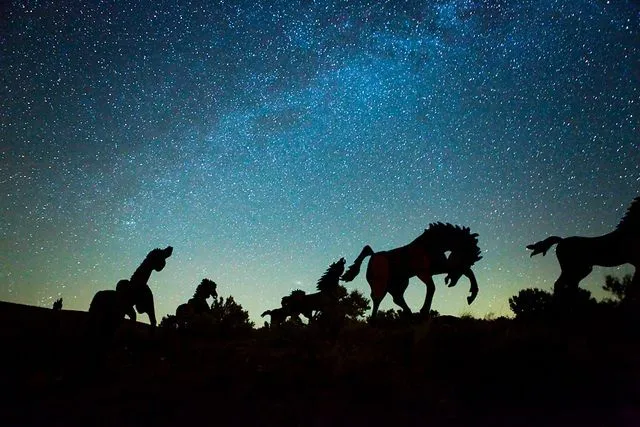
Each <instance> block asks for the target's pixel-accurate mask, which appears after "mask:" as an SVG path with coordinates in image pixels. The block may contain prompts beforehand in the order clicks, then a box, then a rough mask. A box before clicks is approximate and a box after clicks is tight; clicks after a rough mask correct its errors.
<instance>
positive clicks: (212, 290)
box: [176, 279, 218, 326]
mask: <svg viewBox="0 0 640 427" xmlns="http://www.w3.org/2000/svg"><path fill="white" fill-rule="evenodd" d="M217 287H218V285H217V284H216V282H214V281H213V280H209V279H202V282H200V284H199V285H198V286H197V287H196V291H195V293H194V294H193V298H190V299H189V301H188V302H186V303H185V304H180V305H179V306H178V308H176V319H177V320H178V322H179V323H180V324H182V325H184V326H186V325H187V324H188V323H189V322H190V321H191V320H192V319H193V317H194V316H200V315H203V314H205V315H206V314H209V313H211V307H210V306H209V304H208V303H207V298H209V297H212V298H217V297H218V291H217Z"/></svg>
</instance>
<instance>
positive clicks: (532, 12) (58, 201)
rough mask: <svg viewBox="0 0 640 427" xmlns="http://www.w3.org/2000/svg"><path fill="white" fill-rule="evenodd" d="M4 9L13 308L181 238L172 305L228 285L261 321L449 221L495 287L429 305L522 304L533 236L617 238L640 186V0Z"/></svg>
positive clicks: (546, 265)
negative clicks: (472, 244) (302, 293)
mask: <svg viewBox="0 0 640 427" xmlns="http://www.w3.org/2000/svg"><path fill="white" fill-rule="evenodd" d="M174 3H181V4H182V5H181V6H175V5H174ZM2 7H3V8H4V11H2V12H0V150H1V151H0V153H1V154H0V156H1V157H0V194H1V198H2V205H1V209H2V221H1V222H0V244H1V247H0V254H1V255H0V300H5V301H12V302H20V303H26V304H32V305H42V306H48V307H50V306H51V304H52V303H53V300H54V299H56V298H58V297H60V296H61V297H63V298H64V308H65V309H76V310H87V309H88V307H89V302H90V300H91V298H92V296H93V294H94V293H95V292H96V291H98V290H100V289H114V288H115V284H116V282H117V281H118V280H119V279H122V278H128V277H129V276H130V275H131V274H132V273H133V271H134V270H135V268H136V267H137V266H138V265H139V264H140V262H141V261H142V260H143V258H144V257H145V255H146V254H147V252H149V251H150V250H151V249H153V248H155V247H165V246H167V245H172V246H173V247H174V253H173V256H172V257H171V258H169V259H168V262H167V267H166V268H165V269H164V271H162V272H160V273H154V274H153V275H152V276H151V280H150V281H149V285H150V286H151V288H152V290H153V292H154V295H155V299H156V307H157V311H158V314H159V318H160V317H161V316H162V315H164V314H166V313H170V312H171V313H172V312H173V311H174V310H175V307H176V306H177V305H178V304H180V303H182V302H185V301H186V300H187V299H188V298H190V297H191V295H192V294H193V291H194V289H195V287H196V285H197V284H198V283H199V282H200V280H201V279H203V278H205V277H208V278H210V279H212V280H214V281H216V282H217V283H218V292H219V293H220V295H222V296H229V295H233V296H234V298H235V299H236V301H238V302H239V303H240V304H242V306H243V307H244V308H245V309H247V310H249V312H250V314H251V317H252V319H253V320H256V321H258V324H261V321H260V318H259V314H260V313H261V312H262V311H264V310H265V309H267V308H273V307H276V306H279V305H280V297H281V296H283V295H285V294H288V293H289V292H290V291H291V290H293V289H296V288H300V289H303V290H306V291H307V292H311V291H313V290H314V289H315V283H316V281H317V279H318V278H319V277H320V276H321V275H322V273H323V272H324V271H325V269H326V268H327V267H328V265H329V264H330V263H332V262H334V261H336V260H337V259H339V258H340V257H342V256H344V257H345V258H346V259H347V262H348V263H349V264H350V263H351V262H352V261H353V260H354V258H355V257H356V256H357V255H358V253H359V252H360V250H361V249H362V247H363V246H364V245H365V244H369V245H371V246H372V247H373V249H374V250H378V251H380V250H385V249H391V248H393V247H397V246H401V245H404V244H406V243H408V242H410V241H411V240H413V239H414V238H415V237H417V236H418V235H419V234H420V233H421V232H422V231H423V230H424V228H426V227H428V224H429V223H430V222H435V221H443V222H451V223H454V224H461V225H465V226H469V227H471V229H472V231H473V232H477V233H479V234H480V236H479V244H480V247H481V249H482V255H483V256H484V258H483V259H482V260H481V261H479V262H478V263H477V264H476V266H475V267H474V271H475V272H476V276H477V278H478V282H479V286H480V293H479V295H478V299H477V300H476V302H475V303H474V304H473V305H471V306H468V305H467V303H466V300H465V297H466V295H467V294H468V289H469V288H468V282H467V281H466V279H464V278H463V279H461V280H460V282H459V284H458V285H457V287H455V288H452V289H449V288H446V287H445V286H444V276H437V277H436V286H437V290H436V294H435V297H434V301H433V308H434V309H436V310H438V311H440V312H441V313H446V314H454V315H459V314H461V313H465V312H466V313H470V314H474V315H478V316H483V315H485V314H487V313H494V314H496V315H501V314H509V312H510V311H509V305H508V302H507V301H508V298H509V297H510V296H512V295H514V294H515V293H517V292H518V290H520V289H522V288H527V287H539V288H543V289H549V290H550V289H551V287H552V285H553V282H554V281H555V279H556V277H557V275H558V273H559V267H558V265H557V262H556V259H555V255H554V254H553V252H554V251H551V252H550V254H548V255H547V256H546V257H544V258H542V257H540V256H538V257H535V258H529V251H527V250H526V249H525V246H526V245H527V244H529V243H533V242H536V241H538V240H542V239H543V238H545V237H547V236H548V235H551V234H557V235H560V236H568V235H584V236H595V235H598V234H603V233H607V232H609V231H611V230H612V229H613V228H614V227H615V226H616V225H617V224H618V222H619V221H620V219H621V218H622V216H623V215H624V213H625V212H626V209H627V207H628V206H629V204H630V202H631V201H632V199H633V198H634V197H636V196H638V195H639V194H640V137H639V135H640V6H639V4H638V2H636V1H624V0H615V1H614V0H611V1H599V0H597V1H595V0H592V1H586V0H575V1H551V0H546V1H532V0H523V1H501V0H494V1H471V0H443V1H439V0H438V1H420V2H419V1H378V2H355V1H353V2H352V1H291V0H285V1H270V2H254V1H230V2H199V1H191V2H173V1H144V2H127V1H95V0H88V1H84V2H69V1H56V2H45V1H23V2H20V1H13V2H10V3H9V4H6V3H4V4H3V6H2ZM630 271H631V270H630V268H629V267H623V268H619V269H601V268H597V269H595V270H594V273H593V274H592V275H591V276H589V277H588V278H587V279H586V280H585V281H584V282H583V287H585V288H586V289H589V290H591V291H592V292H594V294H595V295H600V294H601V293H599V292H598V288H600V285H601V284H603V283H604V276H605V274H615V275H621V274H623V273H626V272H630ZM347 285H348V288H349V289H354V288H356V289H359V290H361V291H363V292H364V293H365V295H368V294H369V288H368V285H367V283H366V281H365V278H364V274H361V275H360V276H359V277H358V278H357V279H356V280H355V281H353V282H350V283H348V284H347ZM424 292H425V290H424V286H423V285H422V284H421V283H420V282H419V281H418V280H417V279H412V281H411V285H410V287H409V290H408V291H407V302H408V303H409V305H410V306H411V307H412V309H414V310H418V309H419V307H420V306H421V305H422V301H423V298H424ZM391 307H395V306H394V305H393V303H392V302H391V298H390V297H387V299H385V301H384V303H383V304H382V306H381V308H383V309H387V308H391ZM143 318H144V320H145V321H146V316H143Z"/></svg>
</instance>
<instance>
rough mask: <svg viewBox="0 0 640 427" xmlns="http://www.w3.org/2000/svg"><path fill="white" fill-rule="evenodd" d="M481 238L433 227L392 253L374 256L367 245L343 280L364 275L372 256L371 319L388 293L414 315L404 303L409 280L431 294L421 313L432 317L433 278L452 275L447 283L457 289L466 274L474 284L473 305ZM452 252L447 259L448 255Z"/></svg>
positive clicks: (369, 269) (369, 276) (451, 227)
mask: <svg viewBox="0 0 640 427" xmlns="http://www.w3.org/2000/svg"><path fill="white" fill-rule="evenodd" d="M477 236H478V234H477V233H474V234H471V231H470V229H469V228H468V227H460V226H454V225H452V224H449V223H447V224H443V223H441V222H438V223H433V224H429V228H428V229H425V230H424V232H423V233H422V234H421V235H420V236H418V237H417V238H416V239H415V240H414V241H412V242H411V243H409V244H408V245H405V246H402V247H399V248H395V249H391V250H389V251H383V252H374V251H373V249H372V248H371V247H370V246H369V245H366V246H365V247H364V248H363V249H362V252H360V255H358V257H357V258H356V260H355V261H354V262H353V264H352V265H351V266H350V267H349V269H348V270H347V272H346V273H345V274H344V275H343V276H342V278H341V279H342V280H343V281H345V282H350V281H352V280H353V279H355V278H356V276H357V275H358V273H359V272H360V265H361V264H362V261H363V260H364V259H365V258H366V257H368V256H371V259H370V260H369V265H368V266H367V275H366V278H367V282H368V283H369V287H370V288H371V299H372V301H373V310H372V312H371V318H375V316H376V315H377V313H378V307H379V306H380V303H381V302H382V300H383V298H384V297H385V296H386V294H387V293H390V294H391V296H392V297H393V302H394V303H395V304H396V305H398V306H399V307H401V308H402V311H403V314H405V315H410V314H411V309H410V308H409V306H408V305H407V303H406V301H405V300H404V292H405V290H406V289H407V287H408V286H409V279H410V278H411V277H414V276H417V277H418V279H420V280H421V281H422V282H423V283H424V284H425V285H426V286H427V293H426V296H425V300H424V304H423V306H422V309H421V310H420V313H421V314H422V315H424V316H428V315H429V311H430V310H431V302H432V300H433V295H434V293H435V289H436V287H435V284H434V283H433V278H432V276H434V275H436V274H443V273H448V275H447V276H446V278H445V283H447V284H448V285H449V287H452V286H455V285H456V284H457V283H458V280H459V279H460V277H461V276H462V275H463V274H464V275H465V276H467V277H468V278H469V281H470V283H471V286H470V290H469V292H470V293H471V295H470V296H468V297H467V302H468V303H469V304H471V303H472V302H473V301H474V300H475V298H476V296H477V294H478V283H477V282H476V278H475V275H474V274H473V271H472V270H471V267H472V266H473V264H474V263H475V262H476V261H479V260H480V259H482V257H481V256H480V248H478V239H477ZM447 251H451V254H450V255H449V257H448V258H447V256H446V254H445V252H447Z"/></svg>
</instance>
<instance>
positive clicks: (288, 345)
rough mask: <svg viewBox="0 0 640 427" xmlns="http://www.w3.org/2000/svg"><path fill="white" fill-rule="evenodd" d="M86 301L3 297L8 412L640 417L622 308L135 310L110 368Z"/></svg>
mask: <svg viewBox="0 0 640 427" xmlns="http://www.w3.org/2000/svg"><path fill="white" fill-rule="evenodd" d="M56 314H58V315H59V316H57V317H56ZM85 315H86V313H83V312H73V311H65V310H63V311H62V312H58V313H55V312H53V311H52V310H48V309H43V308H37V307H29V306H22V305H17V304H8V303H0V325H1V328H0V335H1V337H2V360H1V362H2V364H1V366H2V368H1V369H2V371H3V374H2V378H1V380H0V381H1V383H0V385H1V386H2V388H1V390H2V393H3V395H4V398H3V399H1V402H2V403H0V405H1V406H2V407H1V410H2V419H0V424H2V425H16V426H17V425H20V426H25V425H47V426H50V425H118V426H129V425H154V426H168V425H185V426H188V425H195V423H198V424H202V423H206V424H207V425H215V426H221V425H234V426H237V425H277V426H293V425H300V426H325V425H337V426H342V425H344V426H359V425H367V426H372V425H373V426H376V425H398V426H414V425H415V426H417V425H425V426H427V425H428V426H455V425H474V426H485V425H486V426H569V425H587V426H637V425H640V405H639V403H640V402H639V399H638V396H639V394H638V392H639V391H640V365H639V363H638V362H639V360H640V352H639V351H638V350H640V339H638V336H637V335H635V329H636V328H621V327H620V324H621V321H620V320H616V319H610V320H608V321H604V320H600V319H592V321H591V322H589V323H588V324H587V323H574V324H572V323H566V324H563V325H559V324H557V323H552V322H548V323H546V324H545V323H543V322H537V323H534V322H528V323H523V322H517V321H514V320H509V319H498V320H494V321H485V320H474V319H458V318H453V317H446V316H445V317H441V318H437V319H434V320H432V321H431V322H430V323H428V324H425V323H417V322H416V323H414V324H411V325H397V326H393V327H389V326H387V327H382V326H379V327H371V326H368V325H360V324H355V325H349V326H348V327H346V328H345V329H343V330H342V332H341V333H340V335H339V336H338V337H337V338H336V339H329V338H328V337H327V336H326V335H325V334H323V333H322V331H318V330H314V329H310V328H306V329H296V328H291V329H284V330H281V331H279V332H276V331H268V330H264V329H261V330H257V331H255V332H254V333H252V334H250V336H245V337H242V338H236V339H228V338H227V339H216V338H215V337H209V338H199V339H197V338H194V337H191V338H189V337H184V336H179V335H177V334H171V335H167V334H164V333H158V334H157V335H156V336H155V337H150V336H149V333H148V332H149V331H148V328H147V327H146V325H142V324H135V325H134V324H133V323H132V322H126V323H127V325H126V327H125V328H123V330H122V331H121V333H120V335H119V336H118V337H117V341H116V343H115V344H114V346H113V350H112V351H111V352H110V353H109V355H108V357H107V360H106V366H105V367H104V369H100V370H97V369H94V366H93V365H92V364H91V363H89V362H90V360H88V353H87V351H86V349H85V348H84V347H83V346H82V344H81V340H80V337H81V336H82V325H83V322H84V320H85ZM158 332H160V331H158Z"/></svg>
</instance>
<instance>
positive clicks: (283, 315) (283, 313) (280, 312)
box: [260, 307, 291, 328]
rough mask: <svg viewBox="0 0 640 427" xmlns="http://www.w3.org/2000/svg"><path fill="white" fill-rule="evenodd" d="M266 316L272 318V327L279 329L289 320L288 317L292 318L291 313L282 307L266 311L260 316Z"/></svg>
mask: <svg viewBox="0 0 640 427" xmlns="http://www.w3.org/2000/svg"><path fill="white" fill-rule="evenodd" d="M264 316H270V317H271V322H270V326H271V327H276V328H277V327H278V326H280V325H282V324H283V323H284V322H285V321H286V320H287V317H289V316H291V312H290V311H289V310H288V309H286V308H284V307H280V308H274V309H273V310H266V311H265V312H264V313H262V314H261V315H260V317H264Z"/></svg>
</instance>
